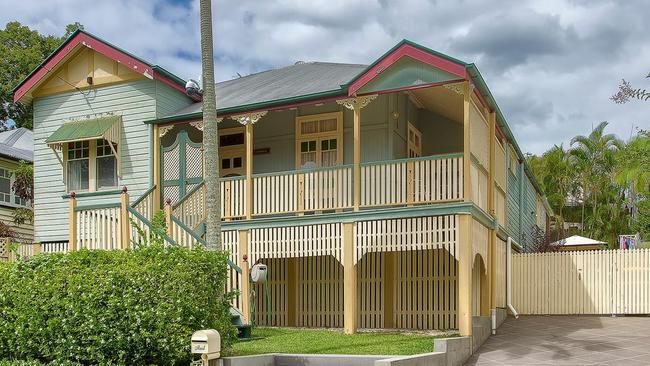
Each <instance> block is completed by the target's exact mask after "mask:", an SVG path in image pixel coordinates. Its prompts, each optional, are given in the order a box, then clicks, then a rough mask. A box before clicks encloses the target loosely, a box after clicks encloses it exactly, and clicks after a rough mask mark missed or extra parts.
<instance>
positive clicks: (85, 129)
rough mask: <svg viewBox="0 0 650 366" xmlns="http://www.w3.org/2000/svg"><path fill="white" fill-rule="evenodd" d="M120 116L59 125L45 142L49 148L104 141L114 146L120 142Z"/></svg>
mask: <svg viewBox="0 0 650 366" xmlns="http://www.w3.org/2000/svg"><path fill="white" fill-rule="evenodd" d="M120 120H121V117H120V116H107V117H101V118H94V119H86V120H82V121H74V122H68V123H65V124H63V125H61V126H60V127H59V128H58V129H57V130H56V131H54V133H53V134H51V135H50V137H48V138H47V139H46V140H45V143H46V144H48V145H49V146H50V147H55V146H58V147H60V146H62V145H63V144H66V143H68V142H74V141H84V140H93V139H101V138H103V139H106V140H108V141H110V142H112V143H114V144H117V143H119V141H120Z"/></svg>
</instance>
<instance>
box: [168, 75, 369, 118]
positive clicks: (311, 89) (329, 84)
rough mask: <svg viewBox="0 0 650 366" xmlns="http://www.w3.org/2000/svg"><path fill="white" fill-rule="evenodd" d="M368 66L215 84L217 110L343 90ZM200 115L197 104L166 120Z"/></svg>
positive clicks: (249, 76)
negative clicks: (194, 114)
mask: <svg viewBox="0 0 650 366" xmlns="http://www.w3.org/2000/svg"><path fill="white" fill-rule="evenodd" d="M365 68H366V65H358V64H339V63H329V62H298V63H296V64H295V65H291V66H287V67H283V68H280V69H274V70H268V71H263V72H259V73H256V74H251V75H247V76H243V77H241V78H237V79H232V80H228V81H222V82H220V83H217V84H216V91H217V108H218V109H224V108H232V107H238V106H245V105H249V104H254V103H261V102H270V101H274V100H278V99H285V98H293V97H299V96H303V95H309V94H315V93H322V92H328V91H334V90H341V85H342V84H345V83H347V82H349V81H350V80H352V78H353V77H355V76H357V74H359V73H360V72H361V71H363V70H364V69H365ZM200 111H201V103H194V104H192V105H190V106H187V107H185V108H183V109H180V110H177V111H175V112H173V113H171V114H169V115H167V116H165V117H173V116H180V115H184V114H189V113H196V112H200Z"/></svg>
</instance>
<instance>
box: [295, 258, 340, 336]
mask: <svg viewBox="0 0 650 366" xmlns="http://www.w3.org/2000/svg"><path fill="white" fill-rule="evenodd" d="M297 267H298V269H297V270H298V279H297V280H298V286H297V288H298V291H297V292H298V294H297V301H296V303H297V305H298V306H297V318H298V319H297V322H296V325H297V326H299V327H318V328H324V327H325V328H342V327H343V266H342V265H341V264H340V263H339V262H338V261H337V260H336V259H335V258H334V257H332V256H330V255H328V256H318V257H307V258H300V259H299V260H298V266H297Z"/></svg>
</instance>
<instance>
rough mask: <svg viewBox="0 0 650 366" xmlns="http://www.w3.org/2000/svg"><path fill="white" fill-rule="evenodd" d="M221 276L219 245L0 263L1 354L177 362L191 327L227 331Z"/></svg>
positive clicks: (185, 356) (226, 336)
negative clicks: (215, 248) (215, 247)
mask: <svg viewBox="0 0 650 366" xmlns="http://www.w3.org/2000/svg"><path fill="white" fill-rule="evenodd" d="M226 277H227V254H226V253H225V252H208V251H205V250H203V249H194V250H189V249H186V248H182V247H169V248H163V247H162V246H159V245H154V246H150V247H144V248H140V249H137V250H133V251H89V250H81V251H78V252H73V253H69V254H41V255H37V256H35V257H33V258H32V259H30V260H29V261H18V262H15V263H6V264H2V265H0V359H18V360H39V361H42V362H44V363H47V362H51V361H57V362H58V363H59V364H60V363H61V362H73V363H80V364H84V365H89V364H92V365H97V364H104V365H112V364H120V365H151V364H155V365H174V364H184V365H186V364H187V363H188V362H189V358H190V353H189V351H190V347H189V343H190V342H189V340H190V336H191V334H192V332H194V331H196V330H198V329H205V328H214V329H217V330H218V331H219V332H220V333H221V336H222V342H223V344H224V346H228V345H229V344H230V343H232V341H233V340H234V339H235V337H236V332H235V329H234V327H233V326H232V325H231V321H230V314H229V311H228V310H229V303H228V300H229V296H228V294H223V289H224V287H225V286H224V285H225V281H226ZM0 365H1V364H0ZM24 365H25V366H28V365H31V364H30V363H28V362H26V363H24Z"/></svg>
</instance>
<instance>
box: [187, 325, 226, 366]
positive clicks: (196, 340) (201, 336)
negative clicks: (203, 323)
mask: <svg viewBox="0 0 650 366" xmlns="http://www.w3.org/2000/svg"><path fill="white" fill-rule="evenodd" d="M220 352H221V336H220V335H219V332H217V331H216V330H214V329H206V330H199V331H197V332H194V334H192V353H193V354H199V355H201V359H202V360H204V361H207V360H213V359H216V358H219V355H220Z"/></svg>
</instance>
